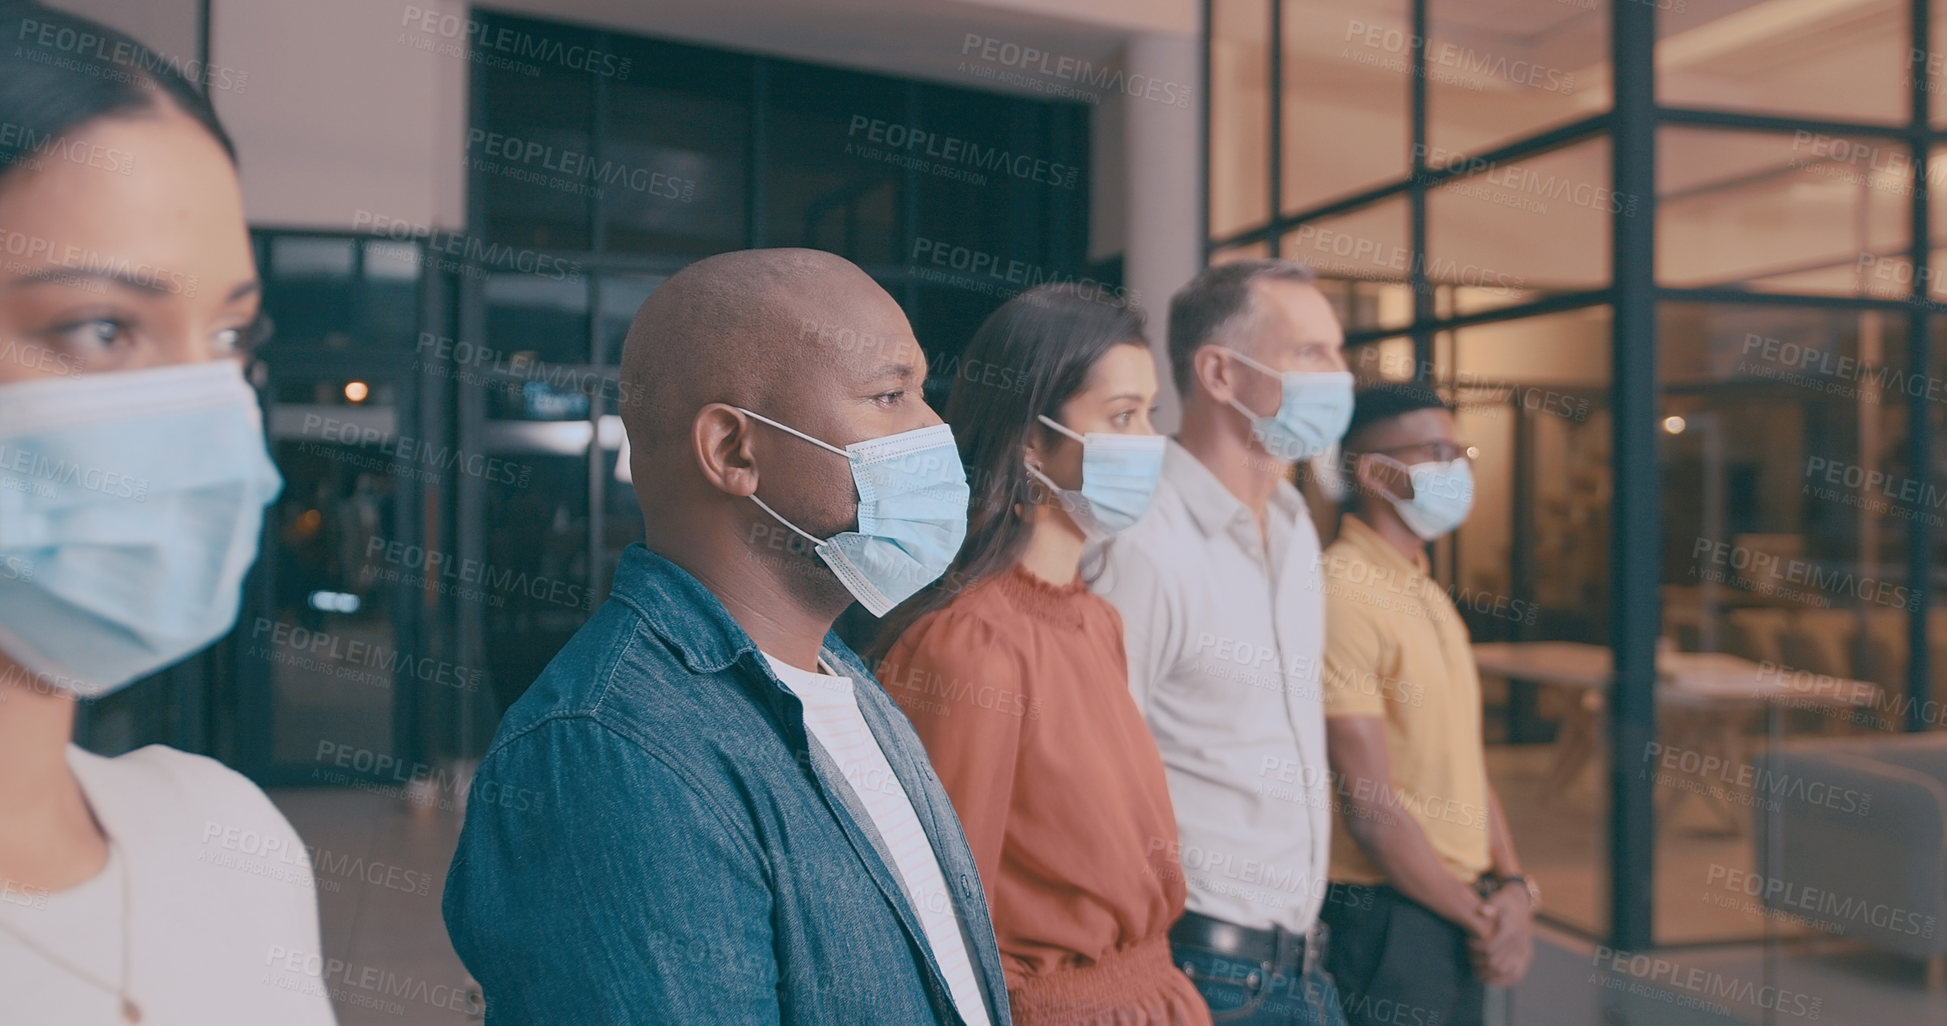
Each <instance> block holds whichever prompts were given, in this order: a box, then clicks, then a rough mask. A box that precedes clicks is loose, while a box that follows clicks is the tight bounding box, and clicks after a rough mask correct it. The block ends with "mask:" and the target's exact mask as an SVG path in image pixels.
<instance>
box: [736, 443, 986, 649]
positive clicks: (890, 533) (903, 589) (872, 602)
mask: <svg viewBox="0 0 1947 1026" xmlns="http://www.w3.org/2000/svg"><path fill="white" fill-rule="evenodd" d="M737 409H739V410H742V411H743V412H744V413H745V414H748V415H749V416H752V417H755V418H757V419H758V420H761V421H763V422H764V423H766V424H769V425H771V426H772V427H774V428H777V429H778V430H780V431H788V432H790V433H791V434H794V435H796V436H798V437H799V438H802V439H804V440H805V441H807V442H810V443H811V444H813V445H815V446H818V447H819V448H821V449H827V450H830V451H831V452H835V453H837V454H838V455H840V456H843V457H845V459H846V460H847V461H848V462H849V463H851V465H852V484H853V486H854V487H855V488H856V489H857V490H858V496H859V517H858V519H859V529H858V530H856V531H845V532H843V533H841V534H835V535H832V536H831V537H830V538H822V539H821V538H819V537H817V536H816V535H813V534H810V533H808V532H806V531H805V530H804V529H803V528H800V527H799V526H798V525H796V524H794V523H792V522H791V521H789V520H786V519H784V518H783V517H781V516H778V514H777V511H776V510H774V509H772V508H771V507H770V506H769V505H767V504H765V502H764V500H763V499H760V498H758V497H757V496H755V495H753V496H751V497H750V499H751V501H752V502H755V503H757V505H758V506H759V507H761V508H762V509H763V510H764V512H766V513H769V514H770V515H771V517H772V519H774V520H776V521H777V522H778V523H780V524H783V525H784V526H786V527H788V528H790V529H791V530H793V531H796V532H798V534H800V535H802V536H804V538H805V539H806V540H807V541H809V542H811V543H812V545H813V546H814V549H813V551H815V552H817V553H818V558H819V559H822V560H824V561H825V565H826V566H828V567H831V571H832V573H834V574H836V575H837V576H838V580H839V583H841V584H843V585H845V590H846V591H848V592H851V593H852V597H853V598H855V599H858V600H859V604H860V605H862V606H864V607H865V609H866V612H868V613H871V614H872V615H873V616H884V615H886V613H888V612H890V611H891V609H892V607H894V606H896V605H898V604H899V603H901V602H904V601H906V600H907V599H909V598H911V597H912V596H913V595H914V594H915V593H916V592H918V591H919V590H920V589H921V588H924V587H926V586H927V585H929V584H931V583H933V582H934V581H936V580H939V577H940V575H941V574H943V573H946V568H947V567H948V566H950V565H952V563H953V557H954V555H955V554H957V553H958V552H959V551H960V543H961V542H963V541H965V540H966V538H967V499H968V495H969V492H968V489H967V470H966V468H965V467H964V466H962V465H961V463H960V450H959V449H958V448H956V447H955V446H954V444H953V429H952V428H950V427H948V426H946V425H945V424H935V425H933V426H932V427H925V428H918V429H915V430H912V431H902V432H900V433H898V434H896V435H887V436H885V437H884V438H874V439H870V440H868V441H864V442H854V443H852V444H851V445H848V446H846V447H845V448H843V449H841V448H839V447H838V446H835V445H831V444H829V443H827V442H823V441H820V440H818V439H816V438H813V437H811V436H810V435H807V434H805V433H804V432H802V431H799V430H798V429H796V428H793V427H787V426H785V425H783V424H780V423H778V422H777V421H775V420H772V419H771V418H769V417H766V416H764V415H763V414H761V413H751V411H749V410H745V409H744V408H743V407H741V406H739V407H737Z"/></svg>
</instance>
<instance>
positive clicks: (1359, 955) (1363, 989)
mask: <svg viewBox="0 0 1947 1026" xmlns="http://www.w3.org/2000/svg"><path fill="white" fill-rule="evenodd" d="M1323 916H1324V919H1325V924H1326V925H1327V926H1329V927H1331V930H1332V943H1331V946H1330V947H1329V948H1327V949H1326V953H1325V969H1326V971H1327V972H1329V973H1331V974H1332V979H1333V980H1334V981H1335V982H1336V983H1337V984H1338V990H1339V1005H1340V1007H1342V1008H1344V1009H1345V1021H1346V1023H1347V1026H1480V1022H1481V1016H1482V1013H1483V1005H1484V1003H1485V1001H1486V999H1487V989H1486V988H1485V987H1484V986H1483V985H1482V984H1481V981H1480V980H1479V978H1477V977H1476V976H1475V975H1474V969H1473V964H1472V963H1471V962H1470V961H1469V959H1468V954H1467V934H1466V932H1465V931H1464V930H1462V929H1461V928H1460V927H1458V926H1455V925H1454V924H1452V923H1450V922H1447V921H1446V920H1445V919H1442V918H1440V917H1439V916H1437V915H1434V914H1433V913H1432V912H1430V911H1428V910H1427V908H1426V907H1425V906H1424V905H1421V904H1419V903H1418V902H1416V901H1413V900H1411V899H1409V898H1407V897H1406V896H1405V895H1403V894H1401V893H1399V892H1398V891H1396V890H1393V889H1392V888H1391V887H1360V886H1355V885H1352V884H1337V883H1335V884H1333V885H1332V890H1331V893H1330V895H1329V896H1328V897H1327V898H1326V900H1325V909H1324V912H1323Z"/></svg>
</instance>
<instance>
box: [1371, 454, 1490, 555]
mask: <svg viewBox="0 0 1947 1026" xmlns="http://www.w3.org/2000/svg"><path fill="white" fill-rule="evenodd" d="M1372 458H1373V459H1376V460H1385V461H1386V462H1387V463H1390V464H1392V465H1393V466H1396V467H1399V468H1400V469H1402V470H1404V471H1406V477H1407V480H1409V481H1411V482H1412V483H1413V497H1412V498H1410V499H1402V498H1399V497H1398V496H1395V495H1386V498H1387V499H1388V500H1390V501H1391V502H1392V504H1393V509H1394V510H1395V511H1396V512H1398V513H1399V519H1400V520H1401V521H1403V522H1404V523H1405V524H1406V526H1407V528H1408V529H1409V530H1411V531H1412V532H1413V533H1414V534H1417V535H1419V536H1420V539H1421V540H1422V541H1432V540H1434V539H1435V538H1439V537H1441V536H1442V535H1445V534H1447V533H1448V532H1450V531H1452V530H1454V529H1455V528H1458V527H1459V526H1460V525H1461V524H1464V523H1466V522H1467V514H1468V513H1469V512H1471V511H1472V510H1473V508H1474V465H1473V461H1472V460H1469V459H1468V458H1467V457H1465V456H1458V457H1455V458H1454V459H1452V460H1445V461H1435V462H1431V463H1415V464H1413V465H1412V466H1407V465H1406V464H1404V463H1401V462H1400V461H1398V460H1396V459H1393V458H1392V457H1391V456H1387V455H1385V454H1384V453H1373V454H1372ZM1382 494H1383V493H1382Z"/></svg>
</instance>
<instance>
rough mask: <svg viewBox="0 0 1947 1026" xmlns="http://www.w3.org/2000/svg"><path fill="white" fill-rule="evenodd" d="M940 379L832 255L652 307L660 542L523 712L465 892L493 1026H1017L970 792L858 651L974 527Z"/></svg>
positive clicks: (882, 297) (642, 327)
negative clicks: (846, 639)
mask: <svg viewBox="0 0 1947 1026" xmlns="http://www.w3.org/2000/svg"><path fill="white" fill-rule="evenodd" d="M925 376H926V360H925V356H924V355H923V354H922V353H921V351H920V348H919V344H918V343H917V342H916V341H914V339H913V333H912V329H911V327H910V326H909V325H908V324H907V322H906V318H905V315H904V314H903V313H901V311H900V309H899V307H898V305H897V304H896V303H894V302H893V300H892V297H890V296H888V295H887V294H886V293H885V291H884V290H883V289H881V288H879V287H878V286H877V285H876V284H874V283H873V281H872V280H871V279H870V278H868V277H867V276H866V275H865V273H864V272H862V271H860V270H859V269H858V268H857V267H854V266H853V265H852V264H850V263H848V262H846V261H844V260H842V259H840V258H838V257H835V256H832V255H830V254H828V253H820V252H816V251H813V250H796V249H777V250H748V251H744V252H738V253H725V254H722V255H719V256H714V257H710V258H708V259H706V260H702V261H699V262H698V263H695V264H692V265H690V266H689V267H687V268H685V269H684V270H682V271H681V272H679V273H678V274H676V275H675V276H674V277H672V278H670V279H669V281H667V282H666V283H664V284H663V286H662V287H661V288H660V289H658V290H657V291H656V293H655V294H654V295H652V296H651V297H650V298H649V300H648V301H647V302H645V303H644V304H643V305H642V309H641V310H640V311H638V312H637V314H636V317H635V321H634V323H633V324H632V325H631V326H630V328H629V336H628V340H627V342H626V343H625V344H624V347H623V355H622V385H623V388H622V417H623V421H624V424H625V425H626V427H627V429H628V437H629V443H630V449H631V457H630V468H631V471H632V473H633V476H634V485H635V489H636V495H637V498H638V499H639V500H640V501H641V504H642V511H643V519H644V523H645V526H646V529H647V535H646V543H645V545H642V546H631V547H630V548H629V549H628V550H627V551H626V552H624V553H623V557H622V562H621V565H620V566H619V567H618V568H617V570H616V574H615V584H614V588H613V591H612V592H611V594H610V596H609V598H608V600H607V602H605V603H604V604H603V605H602V607H601V608H600V609H598V610H596V612H595V615H594V616H593V617H592V618H590V620H589V621H588V623H587V625H586V626H584V627H583V628H582V629H581V630H580V631H579V632H578V633H576V635H575V636H574V638H573V639H571V640H570V641H569V642H568V644H567V646H566V647H565V648H563V649H562V650H561V652H560V654H558V655H557V656H555V658H554V660H553V661H552V662H551V663H549V664H548V667H547V669H546V670H544V671H543V672H542V674H541V676H540V678H539V679H538V680H536V681H535V682H534V685H533V686H532V687H531V688H529V689H528V691H527V693H526V694H525V695H523V696H522V697H521V699H520V700H519V701H518V702H516V703H514V705H513V707H512V708H511V709H509V710H508V712H507V715H506V717H505V718H504V719H503V720H502V721H501V724H500V728H499V730H498V732H497V733H496V734H495V736H494V739H493V743H492V745H491V746H490V747H489V748H488V751H487V755H486V757H485V759H484V760H483V761H482V762H481V765H480V769H479V772H478V774H477V775H476V776H475V777H474V783H473V787H472V791H471V796H470V799H469V802H468V807H467V816H466V827H465V830H464V832H463V833H462V834H461V837H460V845H459V850H458V852H457V853H456V854H455V856H454V859H453V867H452V871H451V873H450V875H449V877H448V879H447V885H446V895H445V902H444V911H445V916H446V924H447V929H448V931H449V932H450V933H451V934H452V938H453V946H454V948H455V950H457V951H458V952H459V954H460V957H461V959H462V960H463V961H465V963H466V965H467V968H468V969H470V970H471V971H472V972H473V974H474V976H475V977H476V978H478V979H479V981H480V983H481V985H482V987H483V989H484V991H485V996H486V1003H487V1022H488V1023H489V1024H490V1026H493V1024H499V1023H536V1024H539V1023H550V1024H551V1023H564V1024H574V1026H582V1024H587V1026H598V1024H599V1026H610V1024H623V1023H733V1024H753V1023H803V1024H813V1023H816V1024H826V1023H845V1024H871V1023H885V1024H899V1026H909V1024H914V1023H943V1024H959V1023H964V1024H966V1026H988V1024H1005V1023H1007V1022H1008V1021H1009V1020H1008V1011H1007V991H1006V986H1005V983H1004V982H1003V979H1002V975H1001V966H1000V954H999V951H998V950H997V948H996V947H995V944H994V937H993V927H992V925H991V923H990V922H989V920H988V914H987V908H986V905H985V902H984V900H983V898H982V893H981V886H980V881H979V879H978V878H977V876H976V874H975V869H974V862H973V856H972V854H971V852H970V851H969V850H968V848H967V842H966V839H965V838H964V837H963V836H962V834H961V832H960V824H959V821H958V820H957V819H956V818H955V817H954V814H953V808H952V806H951V805H950V804H949V802H948V799H947V796H946V792H945V791H944V790H942V788H941V786H940V782H939V779H938V778H937V777H936V776H934V774H933V771H932V768H931V767H930V766H929V765H928V764H927V760H926V754H925V751H924V749H923V748H922V747H921V746H920V743H919V740H918V739H917V738H916V737H915V736H914V734H913V731H912V728H911V726H910V725H909V724H908V723H907V722H906V720H905V718H904V717H903V716H901V715H900V714H899V713H898V712H897V711H896V710H895V709H894V707H893V705H892V703H891V702H890V700H889V699H887V698H886V696H885V694H884V692H883V691H881V690H880V688H879V687H878V686H877V684H876V682H875V681H874V680H873V679H872V676H871V674H870V673H869V672H868V671H867V669H866V668H865V666H864V665H863V664H862V663H861V662H860V661H859V659H858V657H857V656H855V655H854V654H853V653H852V651H851V650H850V649H848V648H846V646H845V645H844V643H843V642H841V641H840V640H839V639H838V636H837V635H836V634H834V633H832V632H831V625H832V622H833V621H834V620H835V619H836V618H837V617H838V615H839V614H840V613H841V612H843V611H844V610H845V608H846V607H847V606H849V605H850V604H851V603H852V602H853V601H858V602H859V603H861V604H862V605H864V606H865V607H866V608H867V609H868V610H870V611H872V612H874V613H879V612H883V611H884V609H886V608H889V607H890V606H891V605H893V604H896V603H897V602H899V601H900V600H901V599H903V598H905V597H906V596H907V595H910V594H912V593H913V592H914V591H917V590H918V589H919V588H921V587H923V586H924V585H925V584H926V583H928V582H929V581H931V580H932V579H933V578H934V577H937V576H938V575H939V573H940V572H941V571H942V570H943V569H944V567H945V565H946V562H947V561H949V560H951V558H952V556H953V553H954V551H956V550H957V549H958V548H959V545H960V541H961V539H962V538H963V537H964V535H965V530H966V525H965V518H966V513H967V485H966V478H965V473H964V471H963V470H962V468H961V465H960V461H959V456H958V453H957V451H956V450H955V448H954V446H953V440H952V435H951V433H950V432H949V431H948V429H947V428H946V427H945V425H943V424H942V423H941V422H940V418H939V417H938V416H936V415H935V414H934V413H933V411H932V410H931V409H929V408H928V407H927V406H926V403H925V402H924V401H923V400H922V399H921V397H920V384H921V382H922V381H924V380H925Z"/></svg>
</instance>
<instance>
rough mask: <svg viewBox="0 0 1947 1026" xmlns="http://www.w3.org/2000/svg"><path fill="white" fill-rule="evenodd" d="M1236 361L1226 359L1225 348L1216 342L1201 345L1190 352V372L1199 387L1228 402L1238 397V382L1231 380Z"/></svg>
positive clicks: (1220, 400)
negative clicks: (1221, 347)
mask: <svg viewBox="0 0 1947 1026" xmlns="http://www.w3.org/2000/svg"><path fill="white" fill-rule="evenodd" d="M1234 363H1235V361H1233V360H1226V359H1224V354H1223V350H1222V349H1220V348H1219V347H1217V346H1216V345H1214V344H1206V345H1203V346H1199V347H1198V348H1197V351H1196V352H1194V353H1191V354H1190V372H1191V374H1192V375H1194V376H1195V377H1196V379H1197V387H1198V388H1201V389H1203V390H1204V391H1205V392H1208V393H1209V394H1210V398H1212V399H1215V400H1217V401H1218V402H1219V403H1224V404H1228V403H1229V402H1230V401H1231V399H1233V398H1235V397H1236V394H1237V383H1236V382H1234V381H1232V380H1231V375H1232V374H1233V373H1235V371H1234V370H1233V369H1232V365H1233V364H1234Z"/></svg>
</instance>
